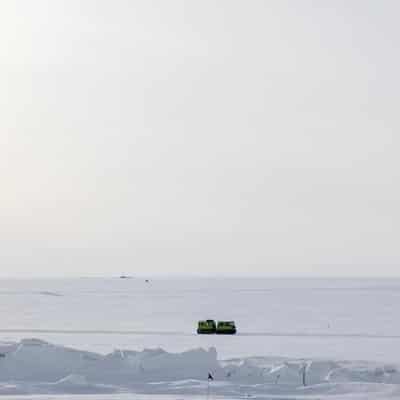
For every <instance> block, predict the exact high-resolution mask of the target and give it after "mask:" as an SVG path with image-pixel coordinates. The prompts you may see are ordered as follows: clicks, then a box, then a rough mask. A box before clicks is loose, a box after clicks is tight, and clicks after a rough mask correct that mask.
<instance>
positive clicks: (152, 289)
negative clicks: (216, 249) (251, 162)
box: [0, 278, 400, 400]
mask: <svg viewBox="0 0 400 400" xmlns="http://www.w3.org/2000/svg"><path fill="white" fill-rule="evenodd" d="M0 299H1V301H0V313H1V316H2V323H1V326H0V340H1V341H2V343H1V345H0V393H1V394H4V395H7V399H8V398H10V396H11V395H17V394H21V395H25V396H28V395H32V394H34V393H35V394H40V396H43V395H44V394H46V393H47V394H48V395H47V394H46V396H56V397H57V396H59V394H61V393H69V394H70V395H69V397H68V398H73V397H70V396H71V394H73V393H75V394H77V396H78V397H77V399H80V398H81V397H79V396H81V395H82V394H99V395H100V394H101V395H102V396H106V397H105V398H107V399H113V400H114V399H119V398H121V399H123V398H124V396H125V394H124V392H126V391H128V392H132V391H133V392H136V393H141V396H142V398H144V397H143V396H145V395H146V394H151V395H152V396H153V397H152V398H154V395H156V394H157V395H161V394H166V395H167V396H172V397H171V399H172V398H173V399H174V400H180V398H179V397H173V396H176V395H177V396H180V395H184V396H185V398H186V397H187V396H188V395H189V394H190V395H192V396H195V395H198V396H200V397H202V398H204V396H205V393H206V390H207V382H206V381H205V380H204V376H206V375H205V374H206V373H208V372H207V371H208V370H212V371H213V373H214V374H215V375H216V380H215V381H214V382H213V383H212V395H215V396H219V395H221V396H224V397H227V398H237V397H249V396H250V397H261V398H273V397H274V396H276V397H277V398H282V396H284V398H292V397H293V396H294V398H313V397H315V396H316V397H317V398H321V396H323V397H324V398H325V397H326V398H335V396H338V397H337V398H345V397H346V396H350V397H349V398H392V397H396V396H397V397H398V396H399V388H398V385H399V384H400V382H399V378H398V372H397V369H398V367H397V366H398V365H399V364H400V346H399V344H400V323H399V322H398V314H399V310H398V305H399V304H400V302H399V300H400V281H398V280H318V279H310V280H301V279H300V280H291V279H286V280H285V279H281V280H279V279H257V280H255V279H248V280H229V279H228V280H226V279H225V280H222V279H215V280H204V279H203V280H194V279H193V280H183V279H181V280H174V281H173V280H150V282H149V283H146V282H145V280H144V279H135V278H133V279H119V278H115V279H74V280H50V279H44V280H25V281H24V280H0ZM205 318H215V319H227V320H235V321H236V322H237V326H238V330H239V333H238V335H236V336H232V337H230V336H223V337H221V336H216V335H212V336H198V335H196V334H195V328H196V321H197V320H198V319H205ZM26 337H36V338H38V339H25V338H26ZM49 342H50V343H57V345H54V344H50V343H49ZM63 346H66V347H63ZM161 348H162V349H164V350H161ZM114 349H122V350H114ZM124 349H125V350H124ZM128 349H130V350H128ZM145 349H151V350H145ZM201 349H207V350H201ZM215 349H217V350H218V355H217V353H216V350H215ZM256 356H257V357H256ZM221 360H224V361H221ZM226 360H231V361H226ZM341 360H353V361H341ZM354 360H372V361H354ZM304 368H306V378H307V387H306V388H303V387H302V385H301V383H302V382H301V372H300V371H301V370H302V369H304ZM121 391H122V393H120V392H121ZM107 396H108V397H107ZM116 396H117V397H116ZM121 396H122V397H121ZM137 396H139V395H137ZM291 396H292V397H291ZM26 398H27V397H26ZM35 398H36V397H35ZM39 398H40V399H42V397H37V399H39ZM44 398H45V397H43V399H44ZM46 398H53V397H46ZM57 398H58V397H57ZM97 398H99V397H96V399H97ZM135 398H136V397H135ZM138 398H140V397H138ZM88 399H89V398H88Z"/></svg>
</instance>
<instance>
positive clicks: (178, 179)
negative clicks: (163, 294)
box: [0, 0, 400, 276]
mask: <svg viewBox="0 0 400 400" xmlns="http://www.w3.org/2000/svg"><path fill="white" fill-rule="evenodd" d="M399 15H400V2H399V1H396V0H393V1H390V0H382V1H376V0H359V1H356V0H353V1H351V0H350V1H349V0H336V1H323V0H321V1H317V0H292V1H284V0H276V1H267V0H265V1H257V0H252V1H245V0H242V1H234V0H226V1H223V0H212V1H209V0H202V1H194V0H193V1H189V0H185V1H183V0H182V1H176V0H169V1H164V0H159V1H155V0H152V1H151V0H143V1H131V0H115V1H109V0H97V1H95V0H65V1H61V0H35V1H31V0H26V1H24V0H2V1H1V2H0V113H1V114H0V191H1V192H0V194H1V195H0V275H1V276H32V275H37V276H39V275H60V276H63V275H92V274H99V275H107V274H108V275H110V274H113V275H114V274H120V273H129V274H141V275H143V274H158V273H159V274H163V275H166V274H169V273H171V274H179V273H185V274H200V275H205V274H210V275H211V274H223V275H246V274H248V275H276V276H288V275H297V276H309V275H320V276H328V275H359V276H366V275H399V274H400V268H399V266H400V246H399V237H400V186H399V184H400V181H399V178H400V159H399V154H400V137H399V132H400V114H399V104H400V95H399V93H400V78H399V71H400V51H399V48H400V24H399V23H398V19H399Z"/></svg>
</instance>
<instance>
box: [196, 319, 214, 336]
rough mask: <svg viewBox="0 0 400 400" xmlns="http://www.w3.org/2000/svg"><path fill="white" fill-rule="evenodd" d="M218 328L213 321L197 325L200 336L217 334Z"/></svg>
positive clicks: (209, 320) (201, 322)
mask: <svg viewBox="0 0 400 400" xmlns="http://www.w3.org/2000/svg"><path fill="white" fill-rule="evenodd" d="M216 330H217V326H216V324H215V321H214V320H213V319H207V320H205V321H199V322H198V324H197V333H198V334H199V335H211V334H213V333H215V332H216Z"/></svg>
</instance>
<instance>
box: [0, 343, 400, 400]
mask: <svg viewBox="0 0 400 400" xmlns="http://www.w3.org/2000/svg"><path fill="white" fill-rule="evenodd" d="M0 350H1V353H2V354H3V357H1V361H0V376H1V381H0V395H7V396H10V395H24V394H25V395H27V394H30V395H31V394H41V395H44V394H46V395H48V394H121V393H136V394H138V393H139V394H153V395H157V394H170V395H172V394H173V395H176V396H178V395H179V396H187V395H190V396H192V395H197V396H205V397H210V396H211V395H212V396H223V397H229V398H242V397H246V398H249V397H256V398H273V397H274V396H277V397H282V396H285V397H287V396H292V397H294V398H307V397H312V396H316V395H318V396H324V397H325V398H331V397H334V396H339V395H340V396H354V395H357V396H358V397H359V398H371V396H373V397H374V398H377V397H380V398H391V397H392V398H394V397H396V396H399V395H400V368H399V367H398V366H397V365H393V364H382V363H373V362H349V361H332V360H323V359H316V360H313V359H287V358H282V357H249V358H244V359H243V358H240V359H238V358H235V359H230V360H224V361H220V360H218V356H217V351H216V349H215V348H210V349H208V350H204V349H201V348H199V349H193V350H189V351H185V352H181V353H170V352H166V351H165V350H162V349H146V350H143V351H132V350H122V349H120V350H115V351H113V352H112V353H109V354H106V355H102V354H100V353H94V352H87V351H82V350H76V349H71V348H67V347H63V346H57V345H54V344H51V343H48V342H45V341H42V340H39V339H24V340H21V341H20V342H15V343H2V344H1V346H0ZM209 373H211V374H212V375H213V377H214V381H212V382H208V380H207V377H208V374H209ZM303 373H304V378H303ZM303 379H304V381H305V384H306V386H304V384H303ZM363 396H364V397H363Z"/></svg>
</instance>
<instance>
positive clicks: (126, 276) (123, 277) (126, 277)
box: [119, 275, 132, 279]
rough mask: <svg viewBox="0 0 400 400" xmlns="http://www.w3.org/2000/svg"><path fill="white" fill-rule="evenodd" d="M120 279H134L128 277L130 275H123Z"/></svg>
mask: <svg viewBox="0 0 400 400" xmlns="http://www.w3.org/2000/svg"><path fill="white" fill-rule="evenodd" d="M119 278H120V279H132V277H131V276H128V275H121V276H120V277H119Z"/></svg>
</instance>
